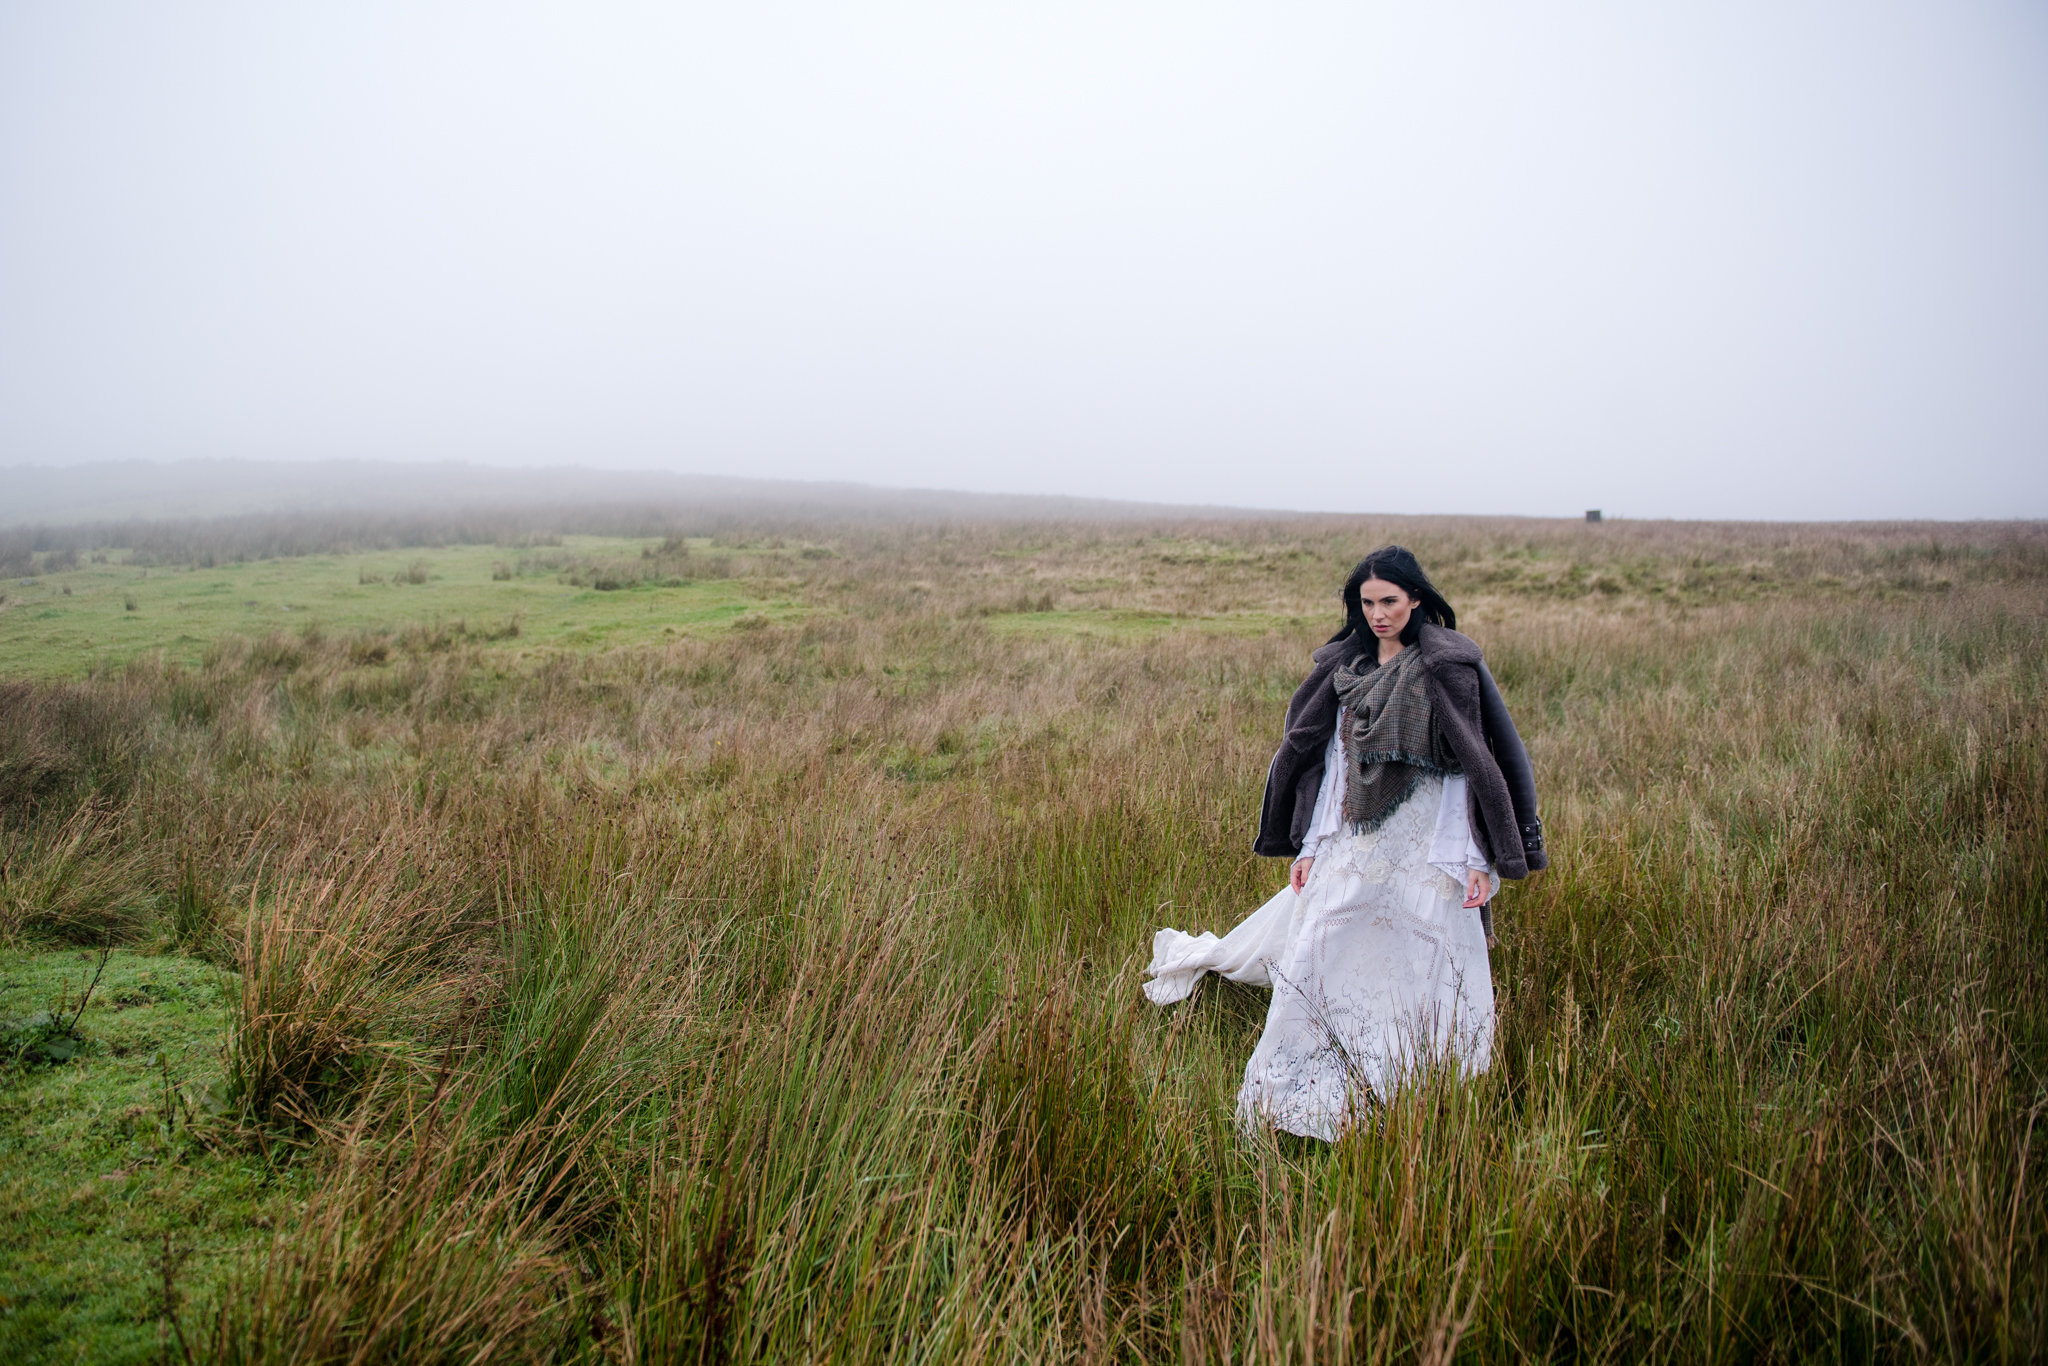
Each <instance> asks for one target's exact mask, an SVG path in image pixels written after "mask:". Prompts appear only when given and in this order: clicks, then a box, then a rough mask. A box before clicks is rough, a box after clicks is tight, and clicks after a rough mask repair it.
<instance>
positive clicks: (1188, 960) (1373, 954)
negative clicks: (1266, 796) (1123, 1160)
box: [1145, 774, 1494, 1141]
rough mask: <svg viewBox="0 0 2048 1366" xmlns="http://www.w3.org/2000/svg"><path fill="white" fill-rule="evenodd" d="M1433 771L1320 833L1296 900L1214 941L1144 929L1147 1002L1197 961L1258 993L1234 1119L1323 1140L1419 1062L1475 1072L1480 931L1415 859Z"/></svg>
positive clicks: (1486, 978) (1483, 1016) (1421, 847)
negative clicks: (1356, 827) (1256, 1021)
mask: <svg viewBox="0 0 2048 1366" xmlns="http://www.w3.org/2000/svg"><path fill="white" fill-rule="evenodd" d="M1444 782H1445V780H1444V778H1443V777H1442V776H1440V775H1435V774H1430V775H1426V776H1424V777H1423V779H1422V780H1421V781H1420V782H1419V783H1418V784H1417V786H1416V788H1415V790H1414V791H1413V792H1412V793H1411V794H1410V795H1409V796H1408V799H1407V800H1406V801H1404V802H1402V803H1401V805H1400V806H1399V807H1398V808H1396V810H1395V811H1394V813H1393V814H1392V815H1391V816H1389V817H1388V818H1387V820H1386V822H1385V823H1384V824H1383V825H1381V826H1380V828H1379V829H1377V830H1373V831H1368V832H1365V833H1345V834H1340V835H1337V836H1335V837H1334V838H1332V839H1330V840H1327V841H1325V842H1324V843H1323V845H1322V847H1321V851H1320V853H1319V854H1318V855H1317V857H1316V862H1315V866H1314V868H1313V869H1312V870H1311V871H1310V873H1309V878H1308V882H1307V884H1306V885H1305V886H1304V887H1303V888H1302V890H1301V893H1300V895H1296V894H1295V892H1294V891H1293V889H1292V888H1285V887H1283V888H1282V889H1281V890H1280V893H1279V894H1278V895H1277V896H1275V897H1274V898H1273V899H1272V900H1270V901H1268V902H1267V903H1266V904H1265V905H1263V906H1261V907H1259V909H1258V910H1256V911H1254V912H1252V914H1251V915H1250V916H1248V917H1247V918H1246V919H1245V920H1244V921H1243V922H1242V923H1240V924H1239V925H1238V926H1237V928H1235V929H1233V930H1232V931H1230V933H1229V934H1227V935H1224V936H1223V937H1222V938H1220V939H1219V938H1218V937H1217V936H1215V935H1213V934H1203V935H1199V936H1197V935H1188V934H1183V933H1181V932H1180V931H1178V930H1161V931H1159V932H1158V934H1157V935H1155V936H1154V938H1153V943H1152V966H1151V968H1150V970H1149V971H1150V974H1151V976H1152V979H1153V980H1151V981H1149V982H1147V983H1146V984H1145V994H1146V995H1147V996H1148V997H1150V998H1151V999H1152V1000H1153V1001H1154V1002H1155V1003H1157V1004H1160V1005H1166V1004H1169V1003H1171V1002H1173V1001H1178V1000H1181V999H1182V998H1184V997H1186V996H1187V995H1188V994H1189V993H1191V992H1192V991H1193V990H1194V988H1195V984H1196V982H1197V981H1199V980H1200V978H1201V976H1202V974H1203V973H1205V972H1214V973H1216V974H1218V975H1219V976H1222V977H1226V978H1228V979H1230V980H1231V981H1235V982H1246V983H1250V984H1252V985H1254V986H1270V987H1271V988H1272V989H1273V1003H1272V1005H1271V1007H1270V1008H1269V1009H1268V1011H1267V1013H1266V1030H1265V1033H1264V1034H1263V1035H1261V1036H1260V1038H1259V1043H1258V1047H1257V1048H1256V1049H1255V1050H1254V1051H1253V1053H1252V1057H1251V1061H1250V1062H1249V1063H1248V1064H1247V1065H1246V1067H1245V1074H1244V1085H1243V1086H1242V1088H1240V1089H1239V1091H1238V1097H1237V1110H1238V1118H1239V1120H1240V1121H1241V1122H1243V1123H1246V1124H1256V1123H1260V1122H1268V1123H1271V1124H1273V1125H1275V1126H1277V1127H1279V1128H1281V1129H1285V1130H1287V1131H1288V1132H1289V1133H1295V1134H1301V1135H1303V1136H1305V1137H1309V1138H1320V1139H1324V1140H1326V1141H1329V1140H1334V1139H1335V1138H1336V1137H1337V1135H1338V1134H1339V1133H1340V1132H1341V1131H1342V1130H1343V1129H1344V1128H1346V1127H1347V1126H1348V1125H1350V1124H1352V1123H1354V1122H1356V1121H1357V1120H1358V1119H1359V1118H1360V1117H1361V1116H1362V1115H1363V1113H1364V1111H1365V1110H1366V1109H1367V1108H1368V1107H1369V1106H1370V1105H1371V1104H1372V1103H1373V1102H1374V1101H1375V1100H1376V1099H1379V1098H1383V1097H1385V1096H1386V1095H1388V1094H1389V1093H1390V1092H1391V1091H1392V1090H1393V1089H1394V1088H1396V1087H1398V1086H1399V1085H1400V1084H1401V1082H1402V1081H1403V1080H1404V1079H1405V1078H1406V1077H1407V1076H1409V1075H1411V1074H1412V1073H1413V1072H1414V1071H1415V1070H1416V1069H1417V1068H1419V1067H1422V1066H1425V1065H1428V1064H1430V1063H1441V1062H1450V1063H1455V1064H1456V1065H1457V1066H1459V1067H1460V1068H1462V1069H1464V1070H1465V1071H1467V1072H1475V1073H1476V1072H1483V1071H1485V1070H1486V1067H1487V1063H1488V1061H1489V1059H1490V1057H1491V1055H1492V1051H1493V1025H1494V1009H1493V976H1492V973H1491V971H1490V969H1489V968H1488V966H1487V961H1486V936H1485V932H1484V930H1483V929H1482V928H1481V926H1480V919H1479V911H1478V910H1477V908H1469V909H1468V908H1467V907H1466V906H1465V905H1464V900H1465V888H1464V886H1463V885H1462V884H1461V883H1460V882H1459V881H1458V879H1456V878H1454V877H1452V876H1451V875H1450V874H1449V873H1447V872H1445V871H1444V870H1443V869H1441V868H1439V867H1436V866H1434V865H1432V864H1431V862H1430V854H1431V845H1432V841H1433V839H1434V837H1435V836H1436V833H1437V816H1438V811H1439V808H1440V806H1441V805H1442V799H1443V796H1444Z"/></svg>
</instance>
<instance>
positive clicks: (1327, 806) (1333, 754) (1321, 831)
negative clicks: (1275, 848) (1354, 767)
mask: <svg viewBox="0 0 2048 1366" xmlns="http://www.w3.org/2000/svg"><path fill="white" fill-rule="evenodd" d="M1343 824H1344V709H1343V708H1342V707H1339V708H1338V709H1337V728H1336V729H1335V730H1333V731H1331V732H1330V743H1329V744H1328V745H1327V746H1326V747H1325V748H1324V750H1323V785H1322V787H1320V788H1319V789H1317V791H1316V809H1315V813H1314V814H1313V815H1311V816H1310V817H1309V820H1308V834H1307V835H1305V836H1303V837H1302V841H1301V852H1300V853H1299V854H1296V855H1295V858H1296V859H1305V858H1314V857H1315V856H1316V853H1317V851H1319V850H1320V849H1321V848H1322V847H1323V841H1324V840H1326V839H1328V838H1330V836H1332V835H1334V834H1336V833H1337V831H1338V830H1339V829H1340V828H1341V827H1342V826H1343Z"/></svg>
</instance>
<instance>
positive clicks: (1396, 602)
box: [1358, 579, 1422, 640]
mask: <svg viewBox="0 0 2048 1366" xmlns="http://www.w3.org/2000/svg"><path fill="white" fill-rule="evenodd" d="M1358 601H1359V602H1360V604H1361V605H1363V606H1364V608H1365V624H1366V625H1368V626H1370V627H1372V633H1373V634H1374V635H1375V636H1377V637H1378V638H1379V639H1381V640H1398V639H1400V637H1401V632H1403V631H1405V630H1407V629H1408V617H1409V615H1410V614H1411V613H1413V612H1414V611H1415V609H1416V608H1418V607H1420V606H1422V599H1421V598H1415V597H1410V596H1409V595H1408V590H1407V589H1405V588H1402V587H1400V586H1399V585H1397V584H1391V583H1388V582H1387V581H1386V580H1385V579H1367V580H1366V581H1365V582H1364V583H1362V584H1360V585H1359V586H1358Z"/></svg>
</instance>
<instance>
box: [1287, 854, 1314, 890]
mask: <svg viewBox="0 0 2048 1366" xmlns="http://www.w3.org/2000/svg"><path fill="white" fill-rule="evenodd" d="M1315 866H1316V861H1315V860H1314V859H1312V858H1298V859H1296V860H1295V861H1294V867H1292V868H1290V869H1289V870H1288V872H1287V885H1288V886H1290V887H1292V888H1293V889H1294V894H1295V895H1296V896H1300V895H1301V889H1302V886H1303V885H1304V884H1305V883H1307V881H1308V870H1309V869H1311V868H1313V867H1315Z"/></svg>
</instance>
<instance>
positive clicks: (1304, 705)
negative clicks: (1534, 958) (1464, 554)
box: [1252, 625, 1549, 878]
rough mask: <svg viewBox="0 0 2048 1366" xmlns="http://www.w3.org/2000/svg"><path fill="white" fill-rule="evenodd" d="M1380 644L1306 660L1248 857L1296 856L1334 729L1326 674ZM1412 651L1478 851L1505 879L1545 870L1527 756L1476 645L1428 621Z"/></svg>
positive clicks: (1341, 646)
mask: <svg viewBox="0 0 2048 1366" xmlns="http://www.w3.org/2000/svg"><path fill="white" fill-rule="evenodd" d="M1376 645H1377V642H1374V641H1366V642H1363V643H1360V642H1358V641H1355V640H1350V639H1346V640H1340V641H1333V642H1332V643H1330V644H1328V645H1325V646H1323V647H1322V648H1321V649H1319V650H1317V651H1316V652H1315V654H1314V655H1313V656H1311V658H1312V659H1313V661H1314V667H1313V668H1312V669H1310V671H1309V675H1308V677H1307V678H1306V679H1305V680H1303V682H1302V685H1301V686H1300V687H1299V688H1297V689H1296V690H1295V693H1294V699H1293V701H1291V702H1289V703H1288V704H1287V724H1286V729H1285V732H1284V734H1283V738H1282V739H1281V742H1280V748H1279V750H1278V752H1276V753H1275V754H1274V755H1273V762H1272V764H1271V766H1270V767H1269V768H1268V769H1267V770H1266V795H1265V799H1264V801H1263V802H1261V803H1260V812H1259V833H1258V837H1257V839H1256V840H1254V841H1253V844H1252V850H1253V852H1255V853H1259V854H1266V855H1270V856H1273V857H1292V856H1294V855H1296V854H1299V853H1300V852H1301V842H1302V837H1303V836H1304V835H1306V834H1307V833H1308V826H1309V821H1310V820H1311V819H1312V818H1313V817H1314V814H1315V805H1316V793H1317V791H1318V790H1319V789H1320V788H1321V787H1322V783H1323V753H1324V751H1325V749H1326V747H1327V746H1328V745H1329V743H1330V735H1331V733H1332V732H1333V731H1334V730H1335V729H1336V727H1337V705H1338V704H1337V692H1336V689H1335V688H1333V687H1332V686H1331V684H1330V677H1331V675H1332V674H1334V673H1336V671H1337V666H1338V665H1340V664H1343V663H1345V662H1346V661H1348V660H1352V659H1356V658H1357V657H1358V656H1359V655H1361V654H1363V653H1365V651H1366V650H1368V649H1372V648H1375V647H1376ZM1412 648H1414V649H1418V650H1420V651H1421V652H1422V661H1423V663H1424V664H1425V665H1426V666H1428V669H1429V693H1430V702H1431V704H1432V705H1433V706H1434V707H1435V709H1436V714H1437V724H1438V726H1439V727H1440V728H1441V730H1442V731H1443V734H1444V738H1445V739H1446V740H1447V741H1449V742H1450V745H1451V749H1452V752H1453V753H1455V754H1456V755H1457V756H1458V766H1459V767H1460V768H1461V769H1463V770H1464V773H1465V780H1466V793H1467V801H1468V802H1469V803H1470V816H1471V820H1472V832H1473V835H1474V836H1475V838H1477V840H1478V841H1479V847H1480V848H1481V849H1482V850H1483V851H1485V853H1486V856H1487V858H1488V860H1489V861H1491V862H1492V864H1493V866H1494V867H1495V868H1497V869H1499V870H1500V874H1501V876H1502V877H1507V878H1520V877H1526V876H1527V875H1528V874H1530V873H1532V872H1535V871H1537V870H1539V869H1542V868H1545V867H1548V866H1549V858H1548V856H1547V855H1546V854H1545V853H1544V850H1543V823H1542V820H1541V819H1540V818H1539V817H1538V815H1537V812H1536V782H1535V777H1534V774H1533V772H1532V771H1531V769H1530V766H1529V752H1528V750H1526V749H1525V748H1523V746H1522V738H1521V736H1520V735H1518V734H1517V733H1516V731H1515V726H1514V721H1513V720H1512V719H1511V718H1510V717H1509V716H1508V710H1507V704H1506V703H1505V702H1503V701H1502V700H1501V696H1500V689H1499V688H1498V687H1496V686H1495V684H1494V681H1493V675H1492V674H1490V673H1488V672H1487V668H1486V661H1485V659H1484V657H1483V656H1482V655H1481V654H1480V651H1479V646H1478V645H1477V644H1476V643H1474V642H1473V640H1472V639H1471V638H1470V637H1469V636H1465V635H1462V634H1460V633H1459V632H1457V631H1451V630H1446V629H1445V628H1443V627H1441V626H1429V625H1425V626H1424V627H1423V628H1422V630H1421V631H1420V632H1419V633H1418V639H1417V640H1416V643H1415V645H1414V646H1413V647H1412Z"/></svg>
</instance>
